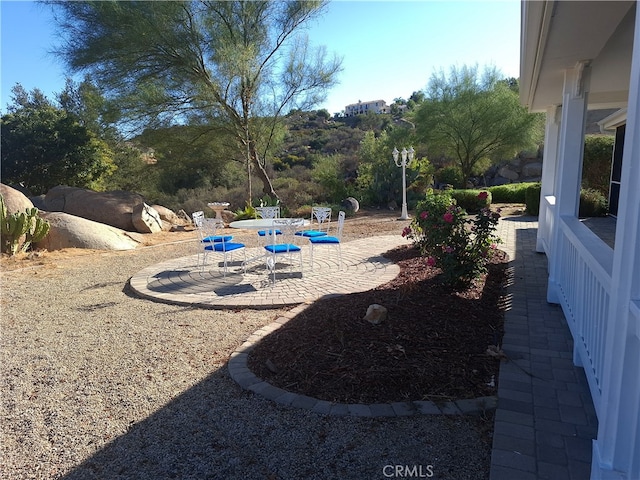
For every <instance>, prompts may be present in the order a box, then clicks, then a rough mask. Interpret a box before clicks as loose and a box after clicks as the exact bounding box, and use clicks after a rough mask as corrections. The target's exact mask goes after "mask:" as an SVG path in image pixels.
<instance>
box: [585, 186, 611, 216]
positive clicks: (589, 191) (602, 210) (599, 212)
mask: <svg viewBox="0 0 640 480" xmlns="http://www.w3.org/2000/svg"><path fill="white" fill-rule="evenodd" d="M608 210H609V205H608V202H607V198H606V197H605V196H604V195H603V194H602V192H600V191H599V190H596V189H595V188H583V189H582V190H581V191H580V209H579V212H578V215H579V216H580V217H604V216H605V215H606V214H607V212H608Z"/></svg>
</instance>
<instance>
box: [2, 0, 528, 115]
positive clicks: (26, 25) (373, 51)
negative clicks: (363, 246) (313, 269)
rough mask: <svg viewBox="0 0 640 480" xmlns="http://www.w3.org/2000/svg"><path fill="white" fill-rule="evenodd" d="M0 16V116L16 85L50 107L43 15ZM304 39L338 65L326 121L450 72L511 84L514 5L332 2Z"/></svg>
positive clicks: (515, 1)
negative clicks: (471, 71) (470, 71)
mask: <svg viewBox="0 0 640 480" xmlns="http://www.w3.org/2000/svg"><path fill="white" fill-rule="evenodd" d="M0 15H1V29H0V31H1V52H0V62H1V64H0V79H1V84H2V91H1V93H0V109H2V111H6V105H7V103H9V101H10V94H11V88H12V87H13V86H14V85H15V84H16V83H21V84H22V86H23V87H25V88H26V89H27V90H32V89H33V88H39V89H40V90H42V91H43V92H44V93H45V94H46V95H47V96H49V97H50V98H52V99H53V94H54V93H58V92H60V91H62V89H63V88H64V79H65V71H64V67H63V66H62V64H61V63H60V62H59V61H58V60H57V59H56V58H55V57H53V56H52V55H51V54H50V53H49V51H50V50H51V47H52V45H54V44H55V43H56V40H55V35H54V23H53V19H52V14H51V11H50V9H49V7H45V6H42V5H38V4H36V3H35V2H28V1H5V0H2V1H1V2H0ZM308 35H309V40H310V42H311V43H312V44H313V45H317V46H319V45H325V46H326V47H327V50H328V51H329V52H335V53H337V54H338V55H340V56H342V57H343V68H344V71H343V72H342V73H341V74H340V77H339V81H340V84H339V85H338V86H336V87H334V88H333V89H332V90H330V91H329V92H328V95H327V100H326V101H325V102H324V103H323V104H322V105H319V106H318V108H326V109H327V110H329V112H330V113H332V114H333V113H335V112H339V111H341V110H343V109H344V106H345V105H348V104H350V103H355V102H358V101H359V100H361V101H363V102H364V101H369V100H379V99H382V100H385V101H386V102H387V103H391V102H392V101H393V100H394V99H395V98H398V97H401V98H405V99H407V98H409V97H410V96H411V94H412V93H413V92H415V91H418V90H423V89H424V88H425V87H426V85H427V83H428V81H429V78H430V76H431V75H432V74H433V73H434V72H436V71H439V70H440V69H444V70H445V72H446V71H448V70H449V68H450V67H451V66H452V65H456V66H462V65H474V64H476V63H477V64H478V65H479V66H480V67H483V66H485V65H493V66H495V67H497V68H498V69H499V70H500V71H501V72H502V73H503V74H504V75H505V76H508V77H518V76H519V65H520V58H519V52H520V48H519V45H520V2H519V0H498V1H485V0H471V1H459V0H443V1H425V0H412V1H399V0H377V1H365V0H360V1H358V0H334V1H333V2H331V4H330V5H329V9H328V12H327V13H326V14H325V15H324V16H323V17H322V18H321V19H319V20H318V21H317V22H315V23H314V24H312V25H311V27H310V28H309V30H308Z"/></svg>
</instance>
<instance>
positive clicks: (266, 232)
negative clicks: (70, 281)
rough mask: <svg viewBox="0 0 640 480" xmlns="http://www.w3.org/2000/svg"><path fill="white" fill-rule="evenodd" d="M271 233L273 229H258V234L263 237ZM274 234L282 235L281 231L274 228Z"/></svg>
mask: <svg viewBox="0 0 640 480" xmlns="http://www.w3.org/2000/svg"><path fill="white" fill-rule="evenodd" d="M272 233H273V230H269V231H267V230H258V235H260V236H261V237H264V236H265V235H271V234H272ZM276 235H282V232H281V231H280V230H276Z"/></svg>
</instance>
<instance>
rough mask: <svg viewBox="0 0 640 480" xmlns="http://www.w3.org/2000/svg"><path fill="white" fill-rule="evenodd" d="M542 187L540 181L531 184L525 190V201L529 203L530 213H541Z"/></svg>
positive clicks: (528, 210) (528, 209)
mask: <svg viewBox="0 0 640 480" xmlns="http://www.w3.org/2000/svg"><path fill="white" fill-rule="evenodd" d="M541 189H542V187H541V186H540V184H539V183H534V184H533V185H529V186H528V187H527V189H526V190H525V195H524V198H525V203H526V204H527V213H528V214H529V215H538V213H540V191H541Z"/></svg>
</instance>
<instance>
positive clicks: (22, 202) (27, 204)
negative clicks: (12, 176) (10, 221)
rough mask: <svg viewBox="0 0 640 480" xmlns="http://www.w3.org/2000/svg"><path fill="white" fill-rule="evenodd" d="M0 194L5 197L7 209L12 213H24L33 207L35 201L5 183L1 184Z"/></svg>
mask: <svg viewBox="0 0 640 480" xmlns="http://www.w3.org/2000/svg"><path fill="white" fill-rule="evenodd" d="M0 195H2V198H3V199H4V204H5V205H6V207H7V211H8V212H9V213H10V214H11V213H22V212H24V211H25V210H27V209H29V208H33V202H31V200H29V199H28V198H27V196H26V195H25V194H23V193H22V192H20V191H18V190H16V189H15V188H12V187H10V186H8V185H5V184H0Z"/></svg>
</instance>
